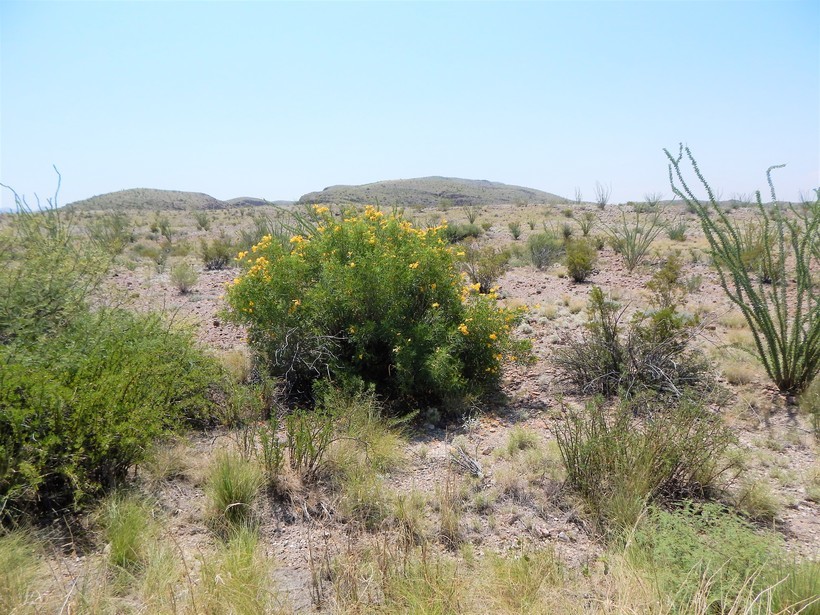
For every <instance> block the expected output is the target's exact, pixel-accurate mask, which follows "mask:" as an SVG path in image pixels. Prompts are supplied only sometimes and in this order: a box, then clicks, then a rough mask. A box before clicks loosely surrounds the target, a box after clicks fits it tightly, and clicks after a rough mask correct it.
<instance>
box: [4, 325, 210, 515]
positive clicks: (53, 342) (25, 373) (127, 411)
mask: <svg viewBox="0 0 820 615" xmlns="http://www.w3.org/2000/svg"><path fill="white" fill-rule="evenodd" d="M0 361H2V363H3V365H4V368H3V370H2V372H1V373H0V501H5V500H7V501H8V505H9V506H25V505H27V504H33V503H35V502H38V503H40V504H43V505H47V504H49V503H51V502H55V503H57V504H61V503H68V502H71V501H72V500H73V501H74V502H77V503H79V502H80V501H81V500H83V499H84V498H85V497H86V496H89V495H94V494H96V493H98V492H100V491H102V490H103V489H105V488H108V487H111V486H112V485H114V484H115V483H116V482H117V481H118V480H120V479H122V478H123V477H124V476H125V473H126V471H127V470H128V468H129V467H130V466H131V465H132V464H134V463H137V462H139V461H140V460H142V459H143V457H144V455H145V452H146V450H147V449H148V448H149V445H150V444H151V443H153V442H154V441H155V440H156V439H157V438H160V437H161V436H163V435H164V434H166V433H168V432H169V431H173V430H175V429H179V428H180V427H182V426H184V425H186V424H190V423H191V422H202V421H204V420H207V419H208V417H209V416H210V414H211V411H212V406H213V405H214V402H213V401H212V400H211V396H210V391H211V389H212V387H214V386H215V385H217V384H218V383H219V382H220V378H221V371H220V370H219V368H218V366H217V364H216V362H215V361H214V360H212V359H210V358H207V357H205V356H204V355H203V354H202V353H201V352H200V351H199V350H198V349H197V348H196V347H195V346H194V345H193V342H192V340H191V338H190V337H189V336H188V335H187V334H184V333H181V332H176V331H172V330H170V329H169V328H168V326H167V325H165V324H164V323H163V322H162V321H161V320H160V319H159V318H158V317H156V316H134V315H131V314H128V313H126V312H123V311H119V310H103V311H100V312H97V313H95V314H87V315H85V316H83V317H81V318H76V319H75V322H73V323H72V324H71V326H70V327H68V328H66V329H65V330H63V331H60V332H59V333H56V334H54V335H52V336H50V337H48V338H47V339H43V340H42V341H39V342H38V343H36V344H30V345H27V346H25V347H23V346H21V345H15V346H9V345H6V346H0ZM0 508H2V507H0Z"/></svg>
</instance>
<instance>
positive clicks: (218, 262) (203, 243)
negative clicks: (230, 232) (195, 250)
mask: <svg viewBox="0 0 820 615" xmlns="http://www.w3.org/2000/svg"><path fill="white" fill-rule="evenodd" d="M199 250H200V254H201V256H202V264H203V265H205V269H206V270H208V271H215V270H220V269H225V267H227V266H228V265H229V264H230V263H231V260H232V259H233V257H234V248H233V246H232V245H231V243H230V241H228V239H227V238H226V237H225V235H224V234H220V235H219V237H217V238H216V239H214V240H213V241H210V242H209V241H207V240H205V239H201V240H200V242H199Z"/></svg>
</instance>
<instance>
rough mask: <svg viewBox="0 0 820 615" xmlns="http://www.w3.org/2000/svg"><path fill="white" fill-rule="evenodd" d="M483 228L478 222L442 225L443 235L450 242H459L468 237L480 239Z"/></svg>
mask: <svg viewBox="0 0 820 615" xmlns="http://www.w3.org/2000/svg"><path fill="white" fill-rule="evenodd" d="M481 231H482V228H481V227H480V226H478V225H477V224H471V223H468V224H457V223H456V224H448V225H447V226H444V227H442V229H441V235H442V237H443V238H444V239H446V240H447V242H448V243H458V242H459V241H464V240H465V239H468V238H471V237H472V238H473V239H478V238H479V237H480V236H481Z"/></svg>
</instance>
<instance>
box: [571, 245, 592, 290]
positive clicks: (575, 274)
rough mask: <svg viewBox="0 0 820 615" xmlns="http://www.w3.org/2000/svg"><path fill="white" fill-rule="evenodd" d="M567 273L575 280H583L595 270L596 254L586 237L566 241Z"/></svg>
mask: <svg viewBox="0 0 820 615" xmlns="http://www.w3.org/2000/svg"><path fill="white" fill-rule="evenodd" d="M566 246H567V248H566V249H567V273H569V276H570V277H571V278H572V279H573V281H575V282H585V281H586V279H587V278H588V277H589V276H590V275H592V273H593V272H594V271H595V265H596V263H597V262H598V254H597V252H596V251H595V246H593V245H592V242H591V241H589V240H587V239H576V240H572V239H570V240H568V241H567V244H566Z"/></svg>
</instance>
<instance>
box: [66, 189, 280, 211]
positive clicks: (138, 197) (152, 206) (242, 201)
mask: <svg viewBox="0 0 820 615" xmlns="http://www.w3.org/2000/svg"><path fill="white" fill-rule="evenodd" d="M290 203H291V202H290V201H266V200H265V199H258V198H254V197H247V196H243V197H239V198H235V199H230V200H228V201H220V200H219V199H215V198H214V197H212V196H210V195H209V194H203V193H202V192H183V191H181V190H152V189H150V188H132V189H130V190H120V191H118V192H109V193H107V194H100V195H98V196H92V197H91V198H90V199H85V200H82V201H75V202H74V203H70V204H69V205H68V207H72V208H76V209H85V210H93V211H101V210H102V211H104V210H109V209H144V210H149V211H159V210H169V209H178V210H200V209H226V208H228V207H258V206H260V205H288V204H290Z"/></svg>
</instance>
